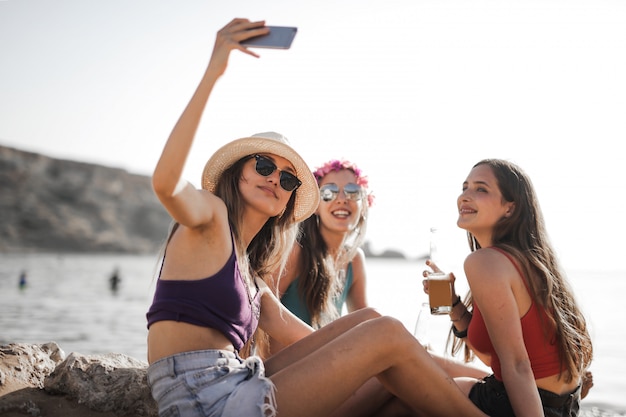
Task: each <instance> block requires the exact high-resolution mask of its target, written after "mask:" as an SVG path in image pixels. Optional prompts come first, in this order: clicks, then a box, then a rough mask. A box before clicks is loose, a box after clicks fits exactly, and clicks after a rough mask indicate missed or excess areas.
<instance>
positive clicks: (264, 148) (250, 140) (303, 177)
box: [202, 132, 320, 222]
mask: <svg viewBox="0 0 626 417" xmlns="http://www.w3.org/2000/svg"><path fill="white" fill-rule="evenodd" d="M257 153H266V154H273V155H277V156H280V157H283V158H285V159H286V160H288V161H289V162H291V164H292V165H293V166H294V168H295V170H296V173H295V174H296V176H297V177H298V179H299V180H300V181H302V185H300V187H299V188H298V189H297V190H296V191H295V193H296V201H295V207H294V216H295V220H296V221H297V222H300V221H302V220H305V219H307V218H308V217H310V216H311V215H312V214H313V213H314V212H315V210H316V209H317V206H318V204H319V199H320V192H319V188H318V186H317V181H316V180H315V177H314V176H313V174H312V173H311V170H310V169H309V167H308V165H307V164H306V162H304V159H302V157H301V156H300V155H298V153H297V152H296V151H295V150H294V149H293V148H292V147H291V146H290V145H289V141H288V140H287V138H286V137H284V136H283V135H281V134H280V133H276V132H265V133H257V134H256V135H252V136H250V137H247V138H241V139H236V140H234V141H232V142H229V143H227V144H226V145H224V146H222V147H221V148H219V149H218V150H217V151H215V153H214V154H213V155H212V156H211V158H210V159H209V160H208V161H207V163H206V165H205V166H204V171H203V173H202V188H204V189H205V190H209V191H211V192H215V186H216V185H217V182H218V180H219V179H220V177H221V176H222V173H223V172H224V171H225V170H226V169H227V168H229V167H230V166H231V165H232V164H234V163H235V162H237V161H238V160H240V159H241V158H243V157H245V156H248V155H254V154H257Z"/></svg>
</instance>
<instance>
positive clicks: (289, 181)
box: [254, 155, 302, 191]
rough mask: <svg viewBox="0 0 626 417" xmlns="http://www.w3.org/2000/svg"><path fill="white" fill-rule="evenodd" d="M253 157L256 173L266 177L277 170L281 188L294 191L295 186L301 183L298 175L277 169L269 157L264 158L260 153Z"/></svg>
mask: <svg viewBox="0 0 626 417" xmlns="http://www.w3.org/2000/svg"><path fill="white" fill-rule="evenodd" d="M254 158H255V159H256V166H255V169H256V172H257V174H259V175H262V176H264V177H267V176H270V175H272V172H274V171H276V170H278V172H279V174H280V175H279V177H280V186H281V187H282V188H283V190H285V191H295V189H296V188H298V187H299V186H300V185H302V181H300V180H299V179H298V177H296V176H295V175H293V174H291V173H289V172H287V171H283V170H282V169H278V167H277V166H276V164H275V163H274V162H272V160H271V159H269V158H266V157H264V156H262V155H254Z"/></svg>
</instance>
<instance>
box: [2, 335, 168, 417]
mask: <svg viewBox="0 0 626 417" xmlns="http://www.w3.org/2000/svg"><path fill="white" fill-rule="evenodd" d="M147 367H148V364H147V363H146V362H143V361H140V360H137V359H134V358H131V357H129V356H127V355H123V354H118V353H108V354H104V355H81V354H79V353H75V352H72V353H70V354H69V355H68V356H67V358H65V354H64V353H63V351H62V350H61V349H60V348H59V346H58V345H57V344H56V343H54V342H51V343H46V344H42V345H31V344H16V343H12V344H8V345H2V346H0V415H2V416H7V417H17V416H57V415H58V416H63V417H68V416H74V415H75V416H81V417H88V416H89V417H91V416H101V417H131V416H133V417H144V416H145V417H152V416H154V417H156V416H157V415H158V413H157V407H156V403H155V401H154V400H153V399H152V396H151V394H150V389H149V388H148V385H147V382H146V372H147Z"/></svg>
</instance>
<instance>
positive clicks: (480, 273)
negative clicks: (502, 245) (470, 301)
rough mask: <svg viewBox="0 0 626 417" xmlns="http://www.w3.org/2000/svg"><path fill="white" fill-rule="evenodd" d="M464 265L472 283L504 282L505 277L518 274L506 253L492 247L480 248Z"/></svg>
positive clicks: (468, 257)
mask: <svg viewBox="0 0 626 417" xmlns="http://www.w3.org/2000/svg"><path fill="white" fill-rule="evenodd" d="M463 267H464V270H465V275H466V276H467V279H468V281H469V282H470V284H471V283H472V282H473V283H475V284H477V283H486V284H490V283H491V284H492V283H493V282H502V278H503V277H509V278H513V277H515V276H516V275H517V271H516V269H515V266H514V265H513V264H512V263H511V261H510V260H509V259H508V258H507V257H506V255H504V254H503V253H501V252H499V251H497V250H495V249H491V248H483V249H478V250H477V251H474V252H472V253H471V254H469V255H468V256H467V257H466V258H465V262H464V264H463Z"/></svg>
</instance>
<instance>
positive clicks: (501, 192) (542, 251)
mask: <svg viewBox="0 0 626 417" xmlns="http://www.w3.org/2000/svg"><path fill="white" fill-rule="evenodd" d="M457 206H458V211H459V217H458V220H457V225H458V226H459V227H460V228H462V229H465V230H466V231H467V234H468V240H469V244H470V248H471V250H472V253H471V254H470V255H469V256H468V257H467V258H466V259H465V263H464V270H465V275H466V277H467V280H468V283H469V286H470V291H471V297H468V301H467V302H466V303H462V302H460V297H457V295H456V293H455V292H454V291H453V293H452V298H453V305H454V308H453V310H452V312H451V313H450V318H451V320H452V322H453V323H452V324H453V329H452V330H453V333H454V334H455V336H456V337H457V339H458V340H459V341H461V343H463V342H464V343H465V345H466V347H468V348H469V350H468V349H466V358H468V357H469V355H470V354H471V353H473V354H475V355H476V356H477V357H478V358H479V359H481V360H482V361H483V362H484V363H485V364H487V365H489V366H490V367H491V368H492V370H493V375H490V376H488V377H486V378H483V379H479V380H477V379H475V378H457V379H456V381H457V383H458V384H459V386H460V387H461V389H462V390H463V391H464V392H466V393H467V394H468V396H469V397H470V399H471V400H472V402H474V404H476V405H477V406H478V407H479V408H480V409H481V410H482V411H484V412H485V413H487V414H489V415H490V416H517V417H522V416H542V415H545V416H576V415H578V407H579V400H580V386H581V380H582V378H583V376H584V373H585V371H586V369H587V367H588V366H589V364H590V362H591V359H592V343H591V338H590V336H589V333H588V330H587V326H586V322H585V318H584V317H583V314H582V313H581V311H580V309H579V307H578V305H577V303H576V300H575V298H574V294H573V293H572V290H571V288H570V287H569V284H568V283H567V280H566V277H565V275H564V273H563V271H562V270H561V267H560V265H559V262H558V259H557V257H556V254H555V252H554V249H553V248H552V246H551V245H550V242H549V240H548V236H547V232H546V229H545V226H544V222H543V216H542V213H541V210H540V208H539V203H538V201H537V197H536V195H535V191H534V189H533V186H532V183H531V181H530V179H529V178H528V176H527V175H526V174H525V173H524V172H523V171H522V170H521V169H520V168H519V167H518V166H516V165H515V164H513V163H510V162H508V161H504V160H499V159H487V160H483V161H480V162H479V163H477V164H476V165H475V166H474V167H473V168H472V170H471V171H470V173H469V175H468V177H467V179H466V180H465V182H464V183H463V192H462V193H461V195H460V196H459V197H458V200H457ZM431 267H432V268H433V269H434V270H435V271H437V270H438V269H437V267H436V265H434V264H431ZM453 287H454V286H453ZM460 345H461V344H460V343H456V346H455V351H456V350H457V349H458V348H459V347H460Z"/></svg>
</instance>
